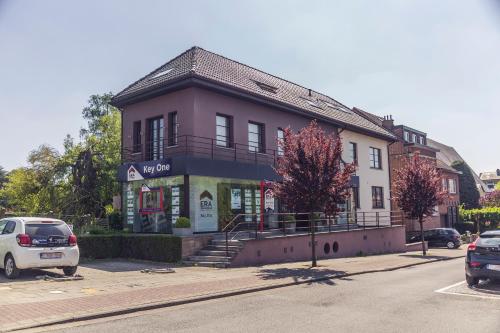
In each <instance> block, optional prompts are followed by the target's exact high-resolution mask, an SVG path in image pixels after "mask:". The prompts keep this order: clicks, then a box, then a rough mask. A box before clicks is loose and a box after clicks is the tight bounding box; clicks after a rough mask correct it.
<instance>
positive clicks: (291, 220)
mask: <svg viewBox="0 0 500 333" xmlns="http://www.w3.org/2000/svg"><path fill="white" fill-rule="evenodd" d="M283 223H285V230H286V232H287V233H291V234H292V233H294V232H295V228H296V227H297V220H295V216H294V215H291V214H290V215H285V218H284V222H283Z"/></svg>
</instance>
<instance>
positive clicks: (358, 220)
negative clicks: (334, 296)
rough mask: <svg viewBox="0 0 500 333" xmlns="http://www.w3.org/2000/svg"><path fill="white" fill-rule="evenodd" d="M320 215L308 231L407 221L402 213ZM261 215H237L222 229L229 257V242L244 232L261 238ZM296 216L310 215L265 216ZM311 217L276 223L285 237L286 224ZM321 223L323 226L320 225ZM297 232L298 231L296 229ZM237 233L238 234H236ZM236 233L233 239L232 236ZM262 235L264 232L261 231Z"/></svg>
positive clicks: (387, 225) (388, 225) (374, 225)
mask: <svg viewBox="0 0 500 333" xmlns="http://www.w3.org/2000/svg"><path fill="white" fill-rule="evenodd" d="M314 214H316V215H318V218H315V219H314V222H313V223H308V224H309V227H304V228H305V229H306V230H307V229H308V230H309V232H311V230H312V229H311V228H314V230H318V228H320V227H328V232H331V231H332V227H333V225H332V221H335V223H334V225H335V226H336V227H337V226H345V227H346V230H347V231H351V230H359V229H361V228H362V229H363V230H365V229H374V228H385V227H392V226H396V225H403V223H404V221H406V219H405V218H404V215H403V213H402V212H400V211H381V212H339V213H337V214H336V215H335V216H328V215H327V214H324V213H322V212H316V213H314ZM260 215H261V213H251V214H243V213H242V214H237V215H236V216H234V217H233V219H232V220H231V221H230V222H229V223H228V224H226V225H225V226H224V228H222V232H224V233H225V240H226V256H228V257H229V241H230V240H231V241H232V240H234V239H235V238H236V237H237V236H238V235H239V234H241V233H243V232H248V233H251V232H255V239H258V238H259V225H260V223H261V222H260V218H259V217H260ZM290 215H292V216H294V217H300V216H302V215H304V216H307V215H309V214H308V213H271V214H264V216H265V217H267V218H269V217H270V216H278V217H279V216H290ZM248 216H251V217H252V221H241V222H237V220H238V219H240V218H242V217H248ZM340 219H345V222H346V223H339V220H340ZM309 221H310V220H309V217H307V218H298V219H294V220H293V221H287V220H278V221H275V222H278V223H282V226H283V228H282V230H281V231H282V232H283V234H284V235H286V234H287V230H289V228H287V227H286V224H289V223H301V222H302V223H304V222H309ZM318 223H321V224H323V225H318ZM243 225H248V226H249V227H248V228H247V229H245V230H237V229H239V228H240V227H241V226H243ZM273 230H280V228H279V227H278V228H274V229H271V228H269V229H266V231H273ZM295 230H296V229H295ZM235 232H236V233H235ZM232 233H235V234H234V235H233V236H232V237H231V238H230V236H229V235H230V234H232ZM261 234H262V231H261Z"/></svg>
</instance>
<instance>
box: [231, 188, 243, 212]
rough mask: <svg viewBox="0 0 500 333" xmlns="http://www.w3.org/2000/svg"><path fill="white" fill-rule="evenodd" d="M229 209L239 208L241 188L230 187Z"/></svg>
mask: <svg viewBox="0 0 500 333" xmlns="http://www.w3.org/2000/svg"><path fill="white" fill-rule="evenodd" d="M231 209H241V189H239V188H232V189H231Z"/></svg>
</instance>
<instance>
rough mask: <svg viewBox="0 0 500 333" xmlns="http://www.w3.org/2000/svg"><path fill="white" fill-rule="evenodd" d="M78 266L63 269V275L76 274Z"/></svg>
mask: <svg viewBox="0 0 500 333" xmlns="http://www.w3.org/2000/svg"><path fill="white" fill-rule="evenodd" d="M77 269H78V266H70V267H63V272H64V275H66V276H73V275H75V273H76V270H77Z"/></svg>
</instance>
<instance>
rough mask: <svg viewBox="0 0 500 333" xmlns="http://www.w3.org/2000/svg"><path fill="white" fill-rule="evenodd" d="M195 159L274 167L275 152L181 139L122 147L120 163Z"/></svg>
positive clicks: (210, 140)
mask: <svg viewBox="0 0 500 333" xmlns="http://www.w3.org/2000/svg"><path fill="white" fill-rule="evenodd" d="M184 156H188V157H195V158H204V159H210V160H218V161H234V162H240V163H246V164H259V165H269V166H275V165H276V160H277V158H278V157H279V154H278V151H277V150H274V149H266V148H264V147H257V146H255V145H254V146H250V145H248V144H241V143H234V142H233V143H231V144H230V145H229V147H225V146H224V145H223V142H221V141H218V140H216V139H213V138H205V137H199V136H193V135H183V136H178V137H177V138H175V139H174V138H169V139H164V140H155V141H149V142H146V143H143V144H140V145H135V146H131V147H123V155H122V163H137V162H144V161H152V160H159V159H163V158H171V157H184Z"/></svg>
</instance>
